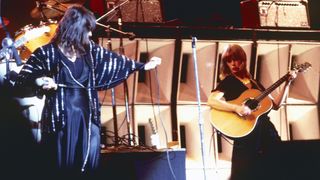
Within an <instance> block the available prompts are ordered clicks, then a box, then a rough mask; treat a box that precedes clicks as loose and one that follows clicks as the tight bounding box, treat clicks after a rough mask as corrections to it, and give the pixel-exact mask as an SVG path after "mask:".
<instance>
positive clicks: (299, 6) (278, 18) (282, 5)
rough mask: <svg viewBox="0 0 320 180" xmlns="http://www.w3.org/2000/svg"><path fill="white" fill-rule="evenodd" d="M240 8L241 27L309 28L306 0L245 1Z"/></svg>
mask: <svg viewBox="0 0 320 180" xmlns="http://www.w3.org/2000/svg"><path fill="white" fill-rule="evenodd" d="M240 7H241V16H242V26H243V27H249V28H259V27H269V28H281V27H283V28H305V29H309V28H310V20H309V13H308V1H306V0H263V1H257V0H245V1H241V2H240Z"/></svg>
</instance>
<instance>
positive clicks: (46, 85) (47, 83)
mask: <svg viewBox="0 0 320 180" xmlns="http://www.w3.org/2000/svg"><path fill="white" fill-rule="evenodd" d="M36 84H37V85H38V86H40V87H42V89H44V90H50V89H54V90H57V88H58V85H57V84H56V83H55V82H54V80H53V79H52V78H50V77H46V76H44V77H40V78H37V79H36Z"/></svg>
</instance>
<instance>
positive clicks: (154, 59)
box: [144, 57, 161, 70]
mask: <svg viewBox="0 0 320 180" xmlns="http://www.w3.org/2000/svg"><path fill="white" fill-rule="evenodd" d="M160 64H161V58H159V57H152V58H151V59H150V61H149V62H147V63H146V64H145V65H144V70H150V69H154V68H155V67H157V66H158V65H160Z"/></svg>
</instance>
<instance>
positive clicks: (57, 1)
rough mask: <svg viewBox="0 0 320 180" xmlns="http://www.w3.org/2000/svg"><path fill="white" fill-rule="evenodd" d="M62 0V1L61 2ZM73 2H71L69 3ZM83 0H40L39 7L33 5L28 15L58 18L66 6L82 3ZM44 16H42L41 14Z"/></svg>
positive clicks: (36, 17) (40, 17)
mask: <svg viewBox="0 0 320 180" xmlns="http://www.w3.org/2000/svg"><path fill="white" fill-rule="evenodd" d="M62 1H63V2H64V3H62ZM71 2H73V3H71ZM82 3H84V0H49V1H42V2H41V5H40V7H35V8H33V9H32V10H31V12H30V16H31V17H32V18H35V19H42V18H49V19H52V18H59V17H61V16H63V14H64V13H65V11H66V10H67V9H68V7H70V6H72V5H75V4H82ZM43 15H44V16H45V17H42V16H43Z"/></svg>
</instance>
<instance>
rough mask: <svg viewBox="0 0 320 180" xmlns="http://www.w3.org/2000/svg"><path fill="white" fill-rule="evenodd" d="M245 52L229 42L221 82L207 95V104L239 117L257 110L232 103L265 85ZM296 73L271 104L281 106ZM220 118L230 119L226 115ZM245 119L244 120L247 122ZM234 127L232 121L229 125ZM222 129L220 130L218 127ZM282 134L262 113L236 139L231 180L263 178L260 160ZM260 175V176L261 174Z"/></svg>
mask: <svg viewBox="0 0 320 180" xmlns="http://www.w3.org/2000/svg"><path fill="white" fill-rule="evenodd" d="M246 64H247V58H246V53H245V51H244V50H243V49H242V47H241V46H239V45H237V44H232V45H228V46H227V48H226V49H225V50H224V51H223V53H222V62H221V65H222V66H221V69H220V79H221V82H220V83H219V85H218V86H217V88H216V89H214V90H213V91H212V93H211V95H210V96H209V98H208V105H209V106H210V107H212V108H213V109H217V110H219V111H224V112H228V113H229V112H230V113H234V114H236V115H237V116H239V117H240V118H244V119H245V117H250V116H251V114H253V113H254V111H255V109H253V108H252V107H248V106H249V105H248V104H246V103H239V104H236V103H231V102H232V100H235V99H237V98H238V97H239V96H241V95H242V93H244V92H245V91H247V90H251V89H257V90H260V91H261V90H264V88H263V87H262V86H261V85H260V84H259V83H257V82H256V81H255V80H253V79H252V78H251V76H250V74H249V72H248V71H247V69H246ZM296 75H297V74H296V72H294V71H292V72H290V73H288V75H287V76H286V77H288V78H287V79H285V82H286V83H285V86H283V87H282V89H281V90H280V93H279V95H278V96H277V97H275V98H272V97H271V96H270V95H269V96H268V97H266V98H269V99H270V107H271V108H272V109H275V110H277V109H279V107H280V106H281V104H282V103H283V101H284V99H285V97H286V96H287V94H288V90H289V85H290V83H291V81H292V80H293V79H294V78H295V77H296ZM213 116H214V115H213ZM221 121H228V120H227V118H225V119H224V118H223V119H222V120H221ZM244 122H245V121H244ZM230 125H231V126H232V124H230ZM218 130H219V129H218ZM280 141H281V139H280V136H279V135H278V132H277V130H276V129H275V127H274V125H273V124H272V123H271V121H270V120H269V117H268V116H267V113H264V114H262V115H259V116H258V118H257V121H256V123H255V124H254V129H253V130H252V131H250V132H249V133H247V134H245V136H238V137H236V138H234V146H233V154H232V167H231V179H232V180H233V179H246V180H248V179H263V178H265V177H264V176H265V175H266V174H262V172H261V171H259V170H261V169H262V168H261V166H260V165H261V164H259V159H260V158H262V157H263V154H264V153H266V151H267V150H268V148H269V147H272V145H274V144H275V143H278V142H280ZM259 176H260V177H259Z"/></svg>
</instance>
